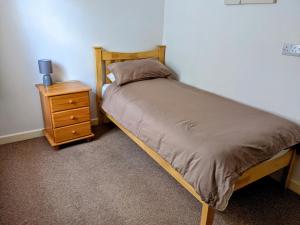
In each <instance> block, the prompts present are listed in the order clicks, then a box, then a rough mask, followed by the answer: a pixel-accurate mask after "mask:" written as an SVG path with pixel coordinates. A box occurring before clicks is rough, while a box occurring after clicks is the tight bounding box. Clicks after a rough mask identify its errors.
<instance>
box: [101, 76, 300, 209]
mask: <svg viewBox="0 0 300 225" xmlns="http://www.w3.org/2000/svg"><path fill="white" fill-rule="evenodd" d="M102 108H103V110H104V111H105V112H106V113H108V114H109V115H111V116H112V117H113V118H114V119H115V120H116V121H118V122H119V123H120V124H121V125H123V126H124V127H125V128H127V129H128V130H129V131H130V132H131V133H133V134H134V135H135V136H137V137H138V138H139V139H140V140H142V141H143V142H144V143H145V144H146V145H148V146H149V147H151V148H152V149H154V150H155V151H156V152H157V153H158V154H159V155H160V156H161V157H162V158H163V159H165V160H166V161H168V162H169V163H170V164H171V166H172V167H173V168H174V169H176V170H177V171H178V172H179V173H180V174H181V175H182V176H183V177H184V179H185V180H186V181H187V182H188V183H190V184H191V185H192V186H193V187H194V188H195V190H196V191H197V193H198V194H199V195H200V196H201V198H202V200H203V201H204V202H206V203H207V204H209V205H210V206H211V207H214V208H215V209H218V210H224V209H225V208H226V206H227V204H228V200H229V198H230V196H231V194H232V193H233V191H234V184H235V182H236V180H237V179H238V178H239V177H240V176H241V175H242V174H243V172H245V171H246V170H247V169H249V168H251V167H253V166H255V165H257V164H259V163H261V162H263V161H265V160H269V159H271V158H272V157H274V156H275V155H276V154H278V153H279V152H280V151H281V150H284V149H287V148H289V147H291V146H293V145H296V144H298V143H299V142H300V126H299V125H297V124H295V123H293V122H291V121H288V120H286V119H284V118H281V117H278V116H275V115H273V114H270V113H267V112H264V111H261V110H258V109H255V108H253V107H249V106H247V105H244V104H241V103H238V102H236V101H233V100H230V99H227V98H224V97H221V96H218V95H215V94H212V93H209V92H207V91H204V90H200V89H197V88H194V87H191V86H188V85H185V84H183V83H180V82H177V81H174V80H170V79H161V78H160V79H152V80H146V81H138V82H134V83H130V84H126V85H123V86H117V85H116V84H112V85H110V86H109V87H108V88H107V89H106V91H105V93H104V96H103V103H102Z"/></svg>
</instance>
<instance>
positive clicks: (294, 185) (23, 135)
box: [0, 118, 300, 195]
mask: <svg viewBox="0 0 300 225" xmlns="http://www.w3.org/2000/svg"><path fill="white" fill-rule="evenodd" d="M97 125H98V119H97V118H94V119H92V126H97ZM41 136H44V134H43V129H36V130H30V131H25V132H19V133H14V134H9V135H4V136H0V145H3V144H8V143H12V142H17V141H24V140H28V139H32V138H36V137H41ZM289 189H290V190H292V191H294V192H295V193H297V194H299V195H300V182H299V181H296V180H294V179H291V180H290V184H289Z"/></svg>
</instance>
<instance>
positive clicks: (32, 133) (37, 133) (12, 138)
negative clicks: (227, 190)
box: [0, 118, 98, 145]
mask: <svg viewBox="0 0 300 225" xmlns="http://www.w3.org/2000/svg"><path fill="white" fill-rule="evenodd" d="M91 123H92V126H97V125H98V118H93V119H92V120H91ZM42 136H44V134H43V129H36V130H29V131H24V132H18V133H13V134H8V135H3V136H0V145H4V144H8V143H13V142H17V141H24V140H28V139H32V138H37V137H42Z"/></svg>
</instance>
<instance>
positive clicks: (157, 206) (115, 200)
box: [0, 126, 300, 225]
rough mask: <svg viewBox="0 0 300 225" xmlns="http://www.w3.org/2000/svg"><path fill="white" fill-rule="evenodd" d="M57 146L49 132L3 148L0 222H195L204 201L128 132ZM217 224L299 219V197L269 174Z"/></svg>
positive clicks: (261, 224)
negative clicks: (50, 141)
mask: <svg viewBox="0 0 300 225" xmlns="http://www.w3.org/2000/svg"><path fill="white" fill-rule="evenodd" d="M102 129H103V130H96V136H97V137H96V139H95V140H94V141H92V142H89V143H86V142H82V143H78V144H75V145H74V144H73V145H69V146H67V147H65V148H63V149H62V150H60V151H54V150H52V148H51V147H50V146H49V145H48V143H47V142H46V140H45V139H44V138H36V139H32V140H27V141H22V142H17V143H13V144H7V145H2V146H0V224H5V225H6V224H7V225H14V224H18V225H19V224H20V225H25V224H26V225H29V224H33V225H48V224H49V225H50V224H51V225H56V224H57V225H64V224H70V225H71V224H72V225H77V224H78V225H79V224H80V225H82V224H85V225H144V224H145V225H150V224H151V225H182V224H188V225H196V224H199V219H200V209H201V206H200V204H199V203H198V202H197V201H196V200H195V199H194V197H193V196H192V195H191V194H189V193H188V192H187V191H185V190H184V189H183V188H182V187H181V186H180V185H179V184H177V183H176V182H175V180H173V178H172V177H170V176H169V175H168V174H167V173H166V172H165V171H163V169H161V168H160V167H159V166H158V165H157V164H156V163H155V162H154V161H153V160H152V159H150V158H149V157H148V156H147V155H146V154H145V153H144V152H143V151H141V150H140V149H139V148H138V147H137V146H136V145H135V144H134V143H133V142H132V141H131V140H129V138H127V136H126V135H124V134H123V133H122V132H121V131H120V130H119V129H117V128H114V127H108V126H106V127H104V128H102ZM214 224H215V225H233V224H236V225H246V224H247V225H250V224H251V225H299V224H300V196H298V195H296V194H294V193H292V192H290V191H286V192H285V193H284V192H282V190H281V189H280V188H279V186H278V184H277V183H276V182H274V181H273V180H271V179H269V178H266V179H263V180H261V181H260V182H257V183H255V184H253V185H250V186H248V187H247V188H244V189H242V190H240V191H239V192H236V193H235V194H234V195H233V196H232V198H231V201H230V204H229V206H228V208H227V210H226V211H225V212H217V213H216V217H215V223H214Z"/></svg>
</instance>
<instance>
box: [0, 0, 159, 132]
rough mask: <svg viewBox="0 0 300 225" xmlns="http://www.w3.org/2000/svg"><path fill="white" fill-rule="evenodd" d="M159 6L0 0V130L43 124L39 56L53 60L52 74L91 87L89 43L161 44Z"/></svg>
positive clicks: (135, 1) (118, 46)
mask: <svg viewBox="0 0 300 225" xmlns="http://www.w3.org/2000/svg"><path fill="white" fill-rule="evenodd" d="M163 8H164V0H151V1H148V0H126V1H123V0H89V1H85V0H64V1H61V0H39V1H36V0H26V1H24V0H0V136H1V135H6V134H11V133H16V132H22V131H29V130H33V129H39V128H42V127H43V122H42V114H41V108H40V103H39V97H38V92H37V90H36V89H35V87H34V84H35V83H40V82H42V76H41V75H40V74H39V72H38V67H37V60H38V59H40V58H49V59H52V60H53V62H54V63H55V64H56V65H55V68H54V73H55V75H54V78H55V80H59V81H63V80H81V81H83V82H84V83H86V84H88V85H90V86H92V87H93V88H95V82H96V81H95V72H94V68H95V65H94V56H93V49H92V46H94V45H101V46H103V47H105V48H107V49H109V50H119V51H120V50H123V51H134V50H145V49H150V48H153V47H154V46H155V45H158V44H161V42H162V32H163ZM93 102H94V101H93ZM93 108H94V112H93V116H95V106H93Z"/></svg>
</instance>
